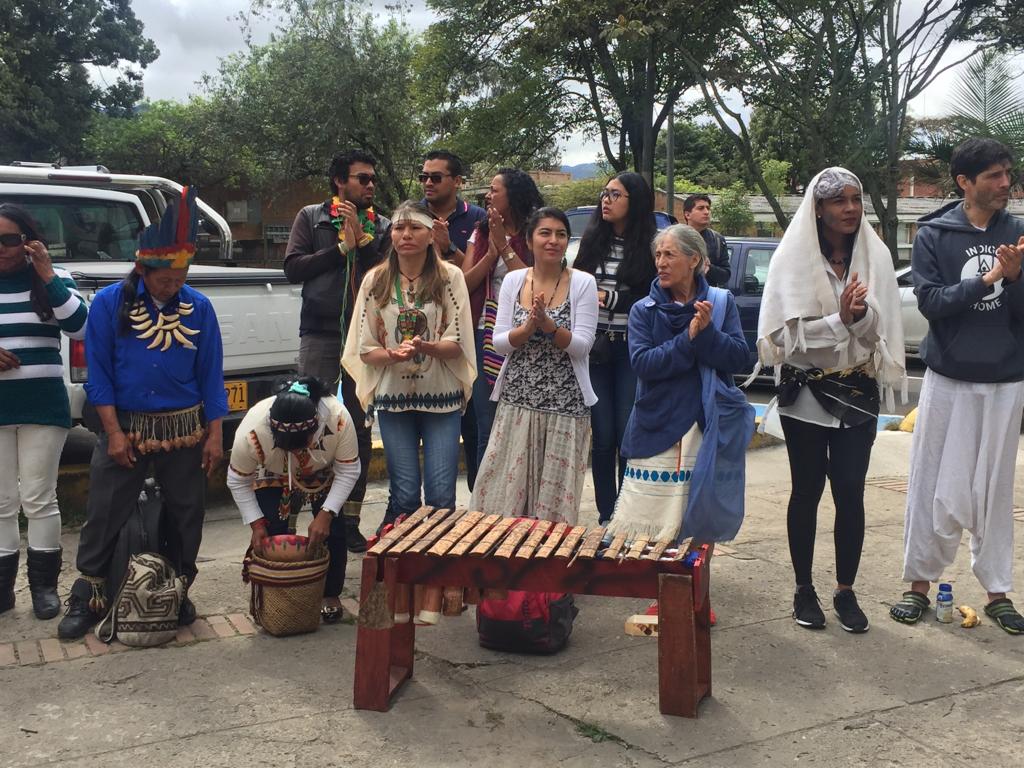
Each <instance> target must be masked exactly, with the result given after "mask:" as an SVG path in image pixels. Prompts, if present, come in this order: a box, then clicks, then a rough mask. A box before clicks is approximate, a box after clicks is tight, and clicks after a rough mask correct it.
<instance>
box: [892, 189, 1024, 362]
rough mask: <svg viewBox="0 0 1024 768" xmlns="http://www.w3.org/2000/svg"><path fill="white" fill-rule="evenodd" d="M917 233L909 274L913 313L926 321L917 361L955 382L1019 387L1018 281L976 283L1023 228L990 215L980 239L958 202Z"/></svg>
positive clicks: (1021, 282) (1023, 357) (1023, 331)
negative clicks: (1015, 384) (1001, 248)
mask: <svg viewBox="0 0 1024 768" xmlns="http://www.w3.org/2000/svg"><path fill="white" fill-rule="evenodd" d="M918 226H919V230H918V233H917V237H915V238H914V250H913V254H912V256H911V265H912V266H911V270H912V273H913V277H914V292H915V293H916V294H917V306H918V307H919V308H920V309H921V314H923V315H924V316H925V318H927V320H928V334H927V335H926V336H925V337H924V340H923V341H922V342H921V359H922V360H924V362H925V364H926V365H927V366H928V367H929V368H931V369H932V370H933V371H935V372H936V373H941V374H942V375H943V376H948V377H950V378H953V379H960V380H963V381H980V382H1002V381H1020V380H1022V379H1024V277H1021V278H1018V279H1017V280H1015V281H1014V282H1012V283H1007V282H1006V281H1003V280H1000V281H999V282H998V283H996V284H995V285H993V286H991V287H988V286H986V285H985V284H984V283H983V282H982V280H981V276H982V275H984V274H985V273H986V272H988V271H989V270H990V269H991V268H992V266H993V265H994V264H995V263H996V248H998V247H999V246H1000V245H1009V244H1016V243H1017V241H1018V239H1019V238H1020V237H1021V236H1022V235H1024V221H1022V220H1020V219H1018V218H1016V217H1014V216H1012V215H1010V214H1009V213H1007V212H1006V211H1005V210H1003V211H998V212H997V213H996V214H995V215H994V216H993V217H992V220H991V221H990V222H989V225H988V228H987V229H985V230H984V231H982V230H980V229H978V228H976V227H975V226H974V225H973V224H971V222H970V221H968V220H967V216H966V215H965V214H964V209H963V203H962V202H961V201H959V200H958V201H956V202H953V203H950V204H949V205H946V206H944V207H942V208H940V209H939V210H937V211H935V212H934V213H930V214H928V215H927V216H925V217H924V218H922V219H921V220H920V221H918Z"/></svg>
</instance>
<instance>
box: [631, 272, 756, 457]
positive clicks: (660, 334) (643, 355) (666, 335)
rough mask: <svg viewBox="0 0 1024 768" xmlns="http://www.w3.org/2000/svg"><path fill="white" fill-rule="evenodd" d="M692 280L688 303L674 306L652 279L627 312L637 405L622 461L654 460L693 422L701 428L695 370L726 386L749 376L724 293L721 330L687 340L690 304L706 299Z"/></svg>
mask: <svg viewBox="0 0 1024 768" xmlns="http://www.w3.org/2000/svg"><path fill="white" fill-rule="evenodd" d="M696 280H697V292H696V296H695V297H694V299H693V301H690V302H688V303H687V304H677V303H676V302H675V301H674V300H673V299H672V297H671V296H670V295H669V294H668V293H667V292H666V291H665V290H664V289H663V288H662V287H661V284H660V281H659V279H658V278H655V279H654V280H653V281H652V282H651V291H650V293H649V294H648V296H647V298H646V299H641V300H640V301H638V302H637V303H636V304H634V305H633V308H632V309H631V310H630V312H629V333H628V336H627V338H628V339H629V361H630V364H631V365H632V366H633V371H634V372H635V373H636V375H637V379H638V381H637V385H636V402H635V403H634V405H633V412H632V413H631V414H630V416H629V421H628V422H627V424H626V431H625V434H623V436H622V448H621V453H622V455H623V456H625V457H626V458H644V459H646V458H650V457H651V456H657V455H658V454H659V453H662V452H663V451H666V450H668V449H669V447H671V446H672V445H674V444H675V443H677V442H679V440H680V439H681V438H682V436H683V435H685V434H686V433H687V432H689V431H690V427H692V426H693V424H694V422H696V423H697V424H699V425H700V428H701V429H702V430H703V429H704V428H705V426H706V424H705V422H704V406H703V404H702V402H701V387H702V384H701V373H700V366H702V365H703V366H706V367H708V368H710V369H712V370H714V371H716V372H717V374H718V376H719V378H720V379H721V380H722V381H723V382H725V383H729V384H731V383H732V376H733V374H737V373H743V372H745V371H749V370H750V366H751V365H752V363H753V361H752V359H751V355H750V348H749V347H748V346H747V342H746V339H745V338H744V337H743V329H742V328H741V327H740V315H739V312H738V311H737V310H736V303H735V301H734V300H733V297H732V294H731V293H729V292H728V291H724V292H723V293H724V295H725V297H726V306H725V316H724V318H723V320H722V329H721V330H719V329H718V328H716V327H714V324H711V325H709V326H708V327H707V328H705V329H704V330H703V331H702V332H701V333H699V334H697V337H696V338H695V339H693V340H692V341H691V340H690V334H689V333H688V328H689V326H690V321H691V320H692V319H693V314H694V309H693V305H694V303H695V302H697V301H707V300H708V283H707V281H706V280H705V279H704V277H703V276H702V275H698V276H697V278H696ZM745 447H746V446H744V448H745Z"/></svg>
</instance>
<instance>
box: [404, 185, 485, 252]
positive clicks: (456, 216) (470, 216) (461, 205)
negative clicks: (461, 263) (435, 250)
mask: <svg viewBox="0 0 1024 768" xmlns="http://www.w3.org/2000/svg"><path fill="white" fill-rule="evenodd" d="M420 202H422V203H423V205H427V199H426V198H423V200H421V201H420ZM427 209H428V210H429V209H430V206H427ZM486 218H487V211H485V210H484V209H483V208H481V207H480V206H479V205H473V204H472V203H467V202H466V201H465V200H462V199H457V200H456V201H455V210H454V211H452V213H451V215H450V216H449V217H448V237H449V238H451V241H452V245H454V246H455V247H456V248H458V249H459V250H460V251H462V252H463V253H466V248H468V247H469V236H470V235H471V234H473V230H474V229H476V225H477V224H478V223H479V222H481V221H483V220H484V219H486ZM441 255H442V256H444V255H445V254H443V253H442V254H441Z"/></svg>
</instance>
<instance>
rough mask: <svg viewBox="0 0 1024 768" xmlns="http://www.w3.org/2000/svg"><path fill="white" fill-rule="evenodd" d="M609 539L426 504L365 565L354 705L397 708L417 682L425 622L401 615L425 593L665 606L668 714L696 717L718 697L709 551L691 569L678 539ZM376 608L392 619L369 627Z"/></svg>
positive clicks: (661, 655)
mask: <svg viewBox="0 0 1024 768" xmlns="http://www.w3.org/2000/svg"><path fill="white" fill-rule="evenodd" d="M604 539H605V530H604V528H601V527H594V528H587V527H584V526H570V525H566V524H564V523H558V524H555V523H551V522H548V521H543V520H535V519H532V518H508V517H501V516H499V515H484V514H482V513H480V512H468V511H466V510H462V509H455V510H447V509H433V508H431V507H423V508H421V509H419V510H418V511H417V512H415V513H414V514H412V515H410V516H409V517H408V518H407V519H405V520H404V521H401V522H400V523H399V524H398V525H397V526H396V527H395V528H393V529H392V530H390V531H387V532H386V533H384V534H383V535H382V536H381V537H380V539H379V540H377V541H376V543H374V544H373V546H371V547H370V549H369V550H368V551H367V553H366V556H365V557H364V559H363V573H362V587H361V592H362V599H361V608H360V619H359V627H358V634H357V640H356V659H355V686H354V688H355V691H354V697H353V703H354V706H355V708H356V709H369V710H375V711H378V712H384V711H386V710H387V709H388V707H389V705H390V702H391V698H392V697H393V696H394V695H395V693H397V691H398V690H399V689H400V688H401V686H402V684H403V683H404V682H405V681H406V680H407V679H409V678H410V677H412V669H413V653H414V649H415V631H416V630H415V626H416V625H415V623H414V622H413V621H406V622H403V623H394V621H393V617H394V614H395V606H396V601H397V603H398V604H399V606H400V607H403V606H413V605H414V602H415V600H414V596H413V591H414V587H415V586H416V585H423V586H425V587H435V588H443V587H449V588H455V587H457V588H465V589H469V590H499V591H502V590H508V589H520V590H528V591H534V592H571V593H573V594H577V595H604V596H607V597H634V598H647V599H657V600H658V601H659V602H658V612H659V615H658V689H659V705H660V709H661V712H662V713H663V714H667V715H682V716H684V717H696V716H697V705H698V704H699V702H700V700H701V699H702V698H704V697H705V696H710V695H711V637H710V631H709V630H710V603H709V600H708V587H709V569H708V559H709V558H708V552H707V548H706V547H702V548H701V549H700V550H699V551H698V553H697V555H696V557H695V558H694V557H693V556H691V557H689V558H686V560H684V556H685V555H686V552H685V551H684V550H678V551H677V550H676V549H674V547H673V544H672V543H671V542H668V541H657V542H651V541H648V540H646V539H643V538H638V539H637V540H635V541H631V542H627V541H626V538H625V536H623V535H619V536H616V537H614V538H613V539H612V540H611V543H610V544H607V543H606V542H604ZM371 603H376V604H377V608H378V609H379V610H378V613H379V612H380V611H383V612H384V614H385V616H384V619H385V620H384V621H377V622H374V621H372V620H371V619H369V618H368V617H369V615H370V613H371V611H370V610H368V609H369V607H370V604H371ZM405 610H406V611H408V610H409V608H408V607H405Z"/></svg>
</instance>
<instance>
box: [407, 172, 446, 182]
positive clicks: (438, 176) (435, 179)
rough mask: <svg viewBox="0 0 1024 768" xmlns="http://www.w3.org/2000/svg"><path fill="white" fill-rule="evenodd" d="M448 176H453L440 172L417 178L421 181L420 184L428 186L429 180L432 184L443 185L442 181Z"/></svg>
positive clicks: (423, 174)
mask: <svg viewBox="0 0 1024 768" xmlns="http://www.w3.org/2000/svg"><path fill="white" fill-rule="evenodd" d="M446 176H451V174H450V173H440V172H438V173H421V174H420V175H419V176H417V177H416V178H418V179H419V180H420V184H426V183H427V181H428V180H429V181H430V183H431V184H440V183H441V179H443V178H445V177H446Z"/></svg>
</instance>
